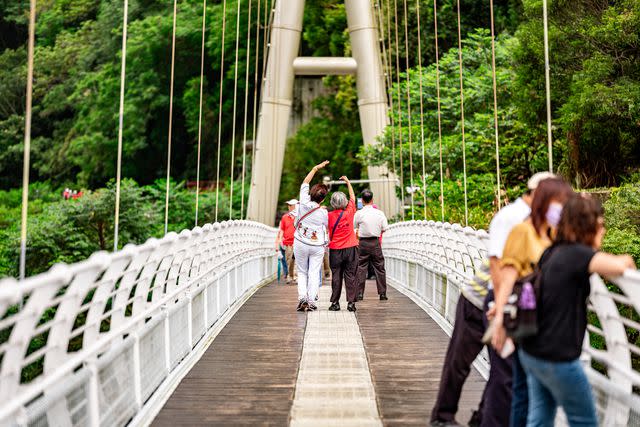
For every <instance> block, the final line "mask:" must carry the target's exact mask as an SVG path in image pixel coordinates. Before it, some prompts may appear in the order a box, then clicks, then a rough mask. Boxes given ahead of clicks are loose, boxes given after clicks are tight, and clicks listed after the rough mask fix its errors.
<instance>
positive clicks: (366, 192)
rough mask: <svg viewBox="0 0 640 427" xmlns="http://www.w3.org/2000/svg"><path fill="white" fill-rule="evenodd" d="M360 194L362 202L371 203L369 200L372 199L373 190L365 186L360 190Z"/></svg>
mask: <svg viewBox="0 0 640 427" xmlns="http://www.w3.org/2000/svg"><path fill="white" fill-rule="evenodd" d="M361 196H362V201H363V202H364V203H371V201H372V200H373V191H371V190H369V189H368V188H367V189H366V190H364V191H363V192H362V194H361Z"/></svg>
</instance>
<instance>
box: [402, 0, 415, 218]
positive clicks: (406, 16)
mask: <svg viewBox="0 0 640 427" xmlns="http://www.w3.org/2000/svg"><path fill="white" fill-rule="evenodd" d="M408 21H409V11H408V7H407V0H404V50H405V55H404V59H405V68H406V70H405V73H407V117H408V118H407V127H408V128H409V129H408V130H409V185H410V186H411V194H410V197H411V219H412V220H413V219H415V214H414V202H413V188H414V185H413V145H412V144H413V141H412V134H411V132H412V127H413V123H412V122H411V74H410V69H409V22H408Z"/></svg>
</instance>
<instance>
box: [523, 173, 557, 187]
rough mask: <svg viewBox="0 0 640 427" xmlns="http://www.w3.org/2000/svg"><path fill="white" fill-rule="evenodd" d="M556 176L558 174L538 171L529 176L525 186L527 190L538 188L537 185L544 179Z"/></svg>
mask: <svg viewBox="0 0 640 427" xmlns="http://www.w3.org/2000/svg"><path fill="white" fill-rule="evenodd" d="M557 177H558V175H556V174H553V173H551V172H538V173H536V174H534V175H533V176H532V177H531V178H529V181H527V188H528V189H529V190H535V189H536V188H538V185H540V183H541V182H542V181H544V180H545V179H551V178H557Z"/></svg>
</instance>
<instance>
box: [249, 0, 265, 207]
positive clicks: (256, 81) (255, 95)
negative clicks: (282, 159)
mask: <svg viewBox="0 0 640 427" xmlns="http://www.w3.org/2000/svg"><path fill="white" fill-rule="evenodd" d="M260 3H261V1H260V0H258V7H257V9H258V16H257V17H256V53H255V58H256V59H255V65H254V76H253V133H252V138H253V143H252V144H251V182H252V183H253V171H254V170H255V168H254V167H253V162H254V160H255V158H256V140H257V135H256V130H257V126H258V85H259V84H260V83H262V80H260V79H259V78H258V76H259V75H260V70H259V67H258V65H259V59H260V12H261V9H260V7H261V4H260ZM264 4H265V6H266V5H267V0H265V2H264ZM265 15H266V13H265ZM263 34H266V31H265V32H263ZM262 54H263V55H265V52H264V51H263V52H262ZM245 217H246V215H245Z"/></svg>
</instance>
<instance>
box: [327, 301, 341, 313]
mask: <svg viewBox="0 0 640 427" xmlns="http://www.w3.org/2000/svg"><path fill="white" fill-rule="evenodd" d="M329 311H340V303H339V302H334V303H332V304H331V307H329Z"/></svg>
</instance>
